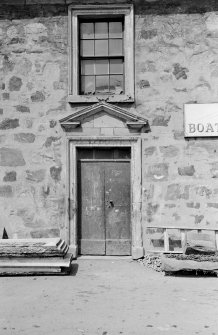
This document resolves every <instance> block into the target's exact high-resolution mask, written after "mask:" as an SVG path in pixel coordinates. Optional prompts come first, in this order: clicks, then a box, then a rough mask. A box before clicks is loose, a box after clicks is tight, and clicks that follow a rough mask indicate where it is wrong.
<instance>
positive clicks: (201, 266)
mask: <svg viewBox="0 0 218 335" xmlns="http://www.w3.org/2000/svg"><path fill="white" fill-rule="evenodd" d="M161 263H162V265H161V268H162V271H164V272H165V273H176V272H179V271H205V272H214V273H215V274H217V273H218V258H217V261H215V260H214V259H212V260H211V261H210V260H206V261H202V260H200V261H199V260H198V261H197V260H192V259H189V258H188V257H187V258H186V259H185V257H183V259H176V256H175V257H171V256H170V257H168V256H167V255H162V256H161Z"/></svg>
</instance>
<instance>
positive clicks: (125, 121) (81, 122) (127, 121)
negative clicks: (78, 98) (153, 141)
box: [60, 102, 148, 132]
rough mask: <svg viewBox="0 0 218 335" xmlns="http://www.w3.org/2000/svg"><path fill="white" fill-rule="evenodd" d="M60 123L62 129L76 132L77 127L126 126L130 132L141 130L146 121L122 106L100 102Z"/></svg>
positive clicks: (146, 124)
mask: <svg viewBox="0 0 218 335" xmlns="http://www.w3.org/2000/svg"><path fill="white" fill-rule="evenodd" d="M60 124H61V127H62V128H63V129H64V130H66V131H76V132H78V130H79V129H78V128H83V129H85V128H86V129H88V128H93V129H101V128H108V129H113V128H116V129H121V128H124V129H125V128H126V129H129V131H130V132H131V131H133V130H135V131H136V132H141V131H142V129H143V128H144V127H145V126H148V121H147V120H146V119H144V118H142V117H139V116H137V115H135V114H133V113H131V112H129V111H126V110H125V109H123V108H120V107H117V106H114V105H111V104H108V103H105V102H100V103H97V104H95V105H92V106H90V107H87V108H84V109H82V110H80V111H78V112H76V113H73V114H71V115H69V116H68V117H65V118H63V119H61V120H60Z"/></svg>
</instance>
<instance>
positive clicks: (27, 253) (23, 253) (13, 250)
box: [0, 238, 69, 258]
mask: <svg viewBox="0 0 218 335" xmlns="http://www.w3.org/2000/svg"><path fill="white" fill-rule="evenodd" d="M68 249H69V247H68V245H67V244H66V242H65V241H64V240H62V239H61V238H40V239H2V240H0V258H1V257H16V258H18V257H64V256H65V255H66V254H67V252H68Z"/></svg>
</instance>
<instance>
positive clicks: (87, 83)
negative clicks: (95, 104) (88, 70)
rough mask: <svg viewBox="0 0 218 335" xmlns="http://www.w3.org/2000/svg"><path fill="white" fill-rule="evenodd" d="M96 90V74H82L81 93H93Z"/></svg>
mask: <svg viewBox="0 0 218 335" xmlns="http://www.w3.org/2000/svg"><path fill="white" fill-rule="evenodd" d="M94 92H95V76H81V93H82V94H93V93H94Z"/></svg>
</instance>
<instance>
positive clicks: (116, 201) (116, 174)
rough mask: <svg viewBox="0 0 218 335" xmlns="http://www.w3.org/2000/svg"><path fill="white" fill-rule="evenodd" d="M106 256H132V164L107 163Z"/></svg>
mask: <svg viewBox="0 0 218 335" xmlns="http://www.w3.org/2000/svg"><path fill="white" fill-rule="evenodd" d="M105 222H106V225H105V226H106V255H130V254H131V232H130V163H129V162H128V161H127V162H107V163H105Z"/></svg>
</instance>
